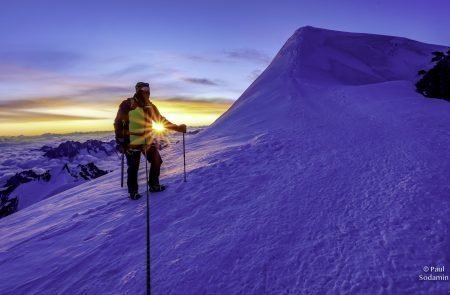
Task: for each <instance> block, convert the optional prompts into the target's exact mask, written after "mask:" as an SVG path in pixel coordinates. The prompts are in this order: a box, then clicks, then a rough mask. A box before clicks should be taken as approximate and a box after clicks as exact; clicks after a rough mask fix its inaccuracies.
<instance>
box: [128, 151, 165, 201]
mask: <svg viewBox="0 0 450 295" xmlns="http://www.w3.org/2000/svg"><path fill="white" fill-rule="evenodd" d="M141 153H142V154H144V151H133V150H130V151H128V153H126V154H125V155H126V157H127V165H128V169H127V174H128V178H127V186H128V192H129V193H132V192H137V191H138V172H139V162H140V159H141ZM147 161H148V162H149V163H150V172H149V174H148V182H149V184H150V185H155V184H159V173H160V168H161V164H162V162H163V160H162V159H161V155H160V154H159V151H158V149H157V148H156V146H154V145H151V146H150V147H149V148H148V150H147Z"/></svg>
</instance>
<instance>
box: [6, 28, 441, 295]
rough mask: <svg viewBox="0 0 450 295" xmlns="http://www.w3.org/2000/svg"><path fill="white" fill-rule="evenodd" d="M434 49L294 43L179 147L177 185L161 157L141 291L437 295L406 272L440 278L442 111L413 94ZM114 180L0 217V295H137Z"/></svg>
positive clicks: (333, 38) (326, 35)
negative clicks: (431, 269) (148, 273)
mask: <svg viewBox="0 0 450 295" xmlns="http://www.w3.org/2000/svg"><path fill="white" fill-rule="evenodd" d="M443 49H444V48H443V47H440V46H437V45H429V44H424V43H419V42H416V41H412V40H408V39H404V38H399V37H389V36H378V35H370V34H355V33H344V32H336V31H330V30H324V29H318V28H313V27H304V28H301V29H299V30H298V31H297V32H295V34H294V35H293V36H292V37H291V38H290V39H289V40H288V41H287V43H286V44H285V45H284V46H283V48H282V49H281V50H280V52H279V53H278V54H277V56H276V57H275V58H274V60H273V61H272V63H271V64H270V65H269V67H268V68H267V69H266V70H265V71H264V72H263V73H262V74H261V76H260V77H259V78H258V79H257V80H256V81H255V82H254V83H253V84H252V85H251V86H250V87H249V88H248V89H247V90H246V91H245V92H244V93H243V94H242V96H241V97H240V98H239V99H238V100H237V101H236V102H235V103H234V104H233V106H232V107H231V108H230V109H229V110H228V111H227V112H226V113H225V114H223V115H222V116H221V117H220V118H219V119H218V120H217V121H216V122H214V123H213V124H212V125H211V126H210V127H208V128H207V129H206V130H203V131H202V132H200V133H198V134H195V135H188V136H187V137H186V141H187V142H186V149H187V155H186V156H187V171H188V182H187V183H183V182H182V179H183V166H182V163H183V158H182V146H181V144H180V143H178V144H175V145H174V146H173V147H172V148H168V149H166V150H164V151H163V152H162V156H163V159H164V164H163V171H162V176H161V178H162V179H163V182H164V183H168V184H169V189H168V190H167V191H165V192H163V193H158V194H154V195H153V194H152V195H151V197H150V198H151V258H152V288H153V289H152V290H153V292H154V294H336V293H342V294H349V293H352V294H354V293H357V294H403V293H404V294H413V293H414V294H447V293H448V292H449V290H450V285H449V281H448V280H447V281H420V280H419V275H423V274H428V273H424V272H423V270H422V269H423V267H424V266H445V267H446V270H445V271H446V275H449V271H448V269H450V256H449V254H450V252H449V251H448V249H449V248H450V241H449V236H450V235H449V230H448V228H449V218H448V216H450V206H449V197H450V182H449V179H450V170H449V169H448V168H449V163H450V150H449V147H450V130H449V128H448V126H450V115H449V111H450V105H449V104H448V102H446V101H444V100H436V99H427V98H424V97H422V96H420V95H418V94H417V93H415V91H414V87H413V82H414V80H415V74H416V73H417V71H418V70H419V69H422V68H427V67H429V66H430V64H429V63H428V61H429V59H430V55H431V52H432V51H434V50H443ZM118 165H119V163H118ZM141 165H143V162H142V163H141ZM119 173H120V171H115V172H112V173H109V174H107V175H105V176H102V177H100V178H98V179H95V180H92V181H90V182H88V183H85V184H82V185H80V186H77V187H75V188H72V189H69V190H67V191H65V192H62V193H59V194H57V195H56V196H54V197H51V198H49V199H46V200H44V201H41V202H39V203H37V204H34V205H32V206H30V207H28V208H25V209H24V210H21V211H19V212H17V213H15V214H13V215H11V216H8V217H6V218H3V219H2V220H0V236H1V237H2V239H0V268H1V269H2V272H1V273H0V293H1V294H21V293H31V294H34V293H37V294H44V293H45V294H46V293H49V294H55V293H57V294H67V293H70V294H100V293H101V294H143V293H145V200H144V199H141V200H139V201H136V202H132V201H129V200H127V199H126V197H125V195H126V190H125V189H121V188H120V186H119V183H120V179H119V176H120V175H119ZM139 181H140V183H141V184H144V183H145V174H144V173H143V169H141V174H140V180H139ZM141 193H143V194H145V191H144V188H143V187H141ZM3 270H7V271H3ZM435 275H437V273H435Z"/></svg>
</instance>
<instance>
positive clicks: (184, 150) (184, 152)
mask: <svg viewBox="0 0 450 295" xmlns="http://www.w3.org/2000/svg"><path fill="white" fill-rule="evenodd" d="M185 145H186V144H185V141H184V132H183V164H184V182H186V148H185Z"/></svg>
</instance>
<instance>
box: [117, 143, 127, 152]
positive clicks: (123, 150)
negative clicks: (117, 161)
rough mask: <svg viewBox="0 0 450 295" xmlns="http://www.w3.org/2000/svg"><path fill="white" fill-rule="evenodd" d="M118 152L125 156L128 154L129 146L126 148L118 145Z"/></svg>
mask: <svg viewBox="0 0 450 295" xmlns="http://www.w3.org/2000/svg"><path fill="white" fill-rule="evenodd" d="M116 150H117V151H118V152H119V153H121V154H124V153H126V152H127V150H128V148H127V146H125V145H121V144H118V145H116Z"/></svg>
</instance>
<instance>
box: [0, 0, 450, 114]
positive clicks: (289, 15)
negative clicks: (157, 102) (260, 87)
mask: <svg viewBox="0 0 450 295" xmlns="http://www.w3.org/2000/svg"><path fill="white" fill-rule="evenodd" d="M449 9H450V4H449V2H448V1H444V0H441V1H438V0H432V1H411V0H409V1H408V0H391V1H385V0H383V1H361V0H359V1H357V0H340V1H318V0H314V1H290V0H288V1H242V0H240V1H237V0H227V1H219V0H218V1H211V0H209V1H206V0H205V1H203V0H202V1H198V0H189V1H181V0H180V1H139V0H134V1H133V0H131V1H106V0H96V1H83V0H82V1H69V0H68V1H56V0H54V1H49V0H40V1H33V0H29V1H23V0H16V1H1V2H0V114H1V113H4V112H6V111H8V109H7V107H8V108H10V107H11V106H13V105H14V102H15V101H17V100H21V101H23V104H22V106H21V107H22V108H23V107H24V105H25V106H30V105H29V104H31V105H33V103H34V101H35V100H37V99H42V98H45V99H46V100H50V101H51V103H56V104H58V103H62V102H61V100H64V101H65V102H67V100H70V101H71V102H74V103H76V102H78V101H81V102H86V101H90V100H93V99H95V100H96V101H97V102H105V103H108V102H112V103H114V104H115V103H117V100H118V98H121V97H126V96H128V95H130V94H132V92H133V85H134V84H135V82H136V81H138V80H139V81H140V80H142V81H149V82H150V83H151V85H152V96H153V97H160V98H163V99H165V98H166V99H178V100H191V99H197V100H203V99H205V100H216V101H217V100H219V101H221V100H223V99H228V100H235V99H237V98H238V97H239V95H240V94H241V93H242V92H243V91H244V90H245V89H246V88H247V87H248V86H249V85H250V83H251V82H252V81H253V80H254V79H255V77H256V76H257V75H258V74H259V73H260V72H261V71H262V70H263V69H264V68H265V67H266V66H267V65H268V64H269V62H270V60H271V59H272V58H273V57H274V55H275V54H276V53H277V51H278V50H279V49H280V48H281V46H282V45H283V44H284V42H285V41H286V40H287V38H289V36H290V35H291V34H292V33H293V32H294V31H295V30H296V29H297V28H299V27H301V26H305V25H311V26H315V27H321V28H328V29H335V30H342V31H350V32H367V33H377V34H387V35H396V36H403V37H408V38H411V39H415V40H418V41H423V42H427V43H435V44H441V45H448V44H450V34H449V33H448V28H450V18H449V17H448V11H449ZM51 103H47V104H43V105H42V107H43V108H45V107H49V106H50V105H51ZM34 106H36V104H35V103H34ZM22 115H23V114H22ZM0 120H1V119H0Z"/></svg>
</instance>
